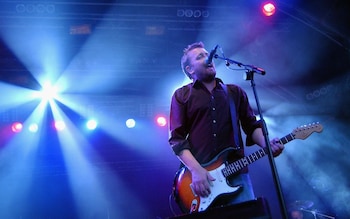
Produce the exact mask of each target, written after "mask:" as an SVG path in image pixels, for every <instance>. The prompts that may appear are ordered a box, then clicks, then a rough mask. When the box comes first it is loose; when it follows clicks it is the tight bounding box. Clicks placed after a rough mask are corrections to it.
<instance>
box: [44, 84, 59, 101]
mask: <svg viewBox="0 0 350 219" xmlns="http://www.w3.org/2000/svg"><path fill="white" fill-rule="evenodd" d="M40 97H41V98H42V99H43V100H51V99H55V98H56V97H57V88H56V87H55V86H52V85H51V83H50V82H45V83H44V84H43V86H42V89H41V93H40Z"/></svg>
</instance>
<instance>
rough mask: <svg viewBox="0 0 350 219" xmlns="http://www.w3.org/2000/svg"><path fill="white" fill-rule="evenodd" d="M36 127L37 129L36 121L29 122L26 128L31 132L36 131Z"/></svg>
mask: <svg viewBox="0 0 350 219" xmlns="http://www.w3.org/2000/svg"><path fill="white" fill-rule="evenodd" d="M38 129H39V126H38V124H36V123H32V124H30V125H29V127H28V130H29V131H30V132H33V133H35V132H37V131H38Z"/></svg>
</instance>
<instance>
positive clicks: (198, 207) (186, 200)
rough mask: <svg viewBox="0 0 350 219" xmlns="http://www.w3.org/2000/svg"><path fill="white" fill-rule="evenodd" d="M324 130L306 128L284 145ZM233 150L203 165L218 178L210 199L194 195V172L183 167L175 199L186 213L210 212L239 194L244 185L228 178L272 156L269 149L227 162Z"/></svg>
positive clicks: (315, 125) (288, 137)
mask: <svg viewBox="0 0 350 219" xmlns="http://www.w3.org/2000/svg"><path fill="white" fill-rule="evenodd" d="M322 130H323V127H322V125H321V124H319V123H313V124H309V125H304V126H301V127H298V128H296V129H294V130H293V132H292V133H290V134H288V135H286V136H284V137H283V138H281V139H280V143H282V144H286V143H288V142H290V141H292V140H294V139H306V138H307V137H309V136H310V135H311V134H312V133H313V132H322ZM233 150H235V149H233V148H227V149H225V150H223V151H221V152H220V153H219V154H218V155H217V156H216V157H215V158H214V159H212V160H211V161H210V162H208V163H206V164H204V165H202V166H203V167H204V168H205V169H206V170H208V171H209V173H210V174H211V175H212V176H213V177H214V178H215V180H214V181H213V186H212V187H211V193H210V195H209V196H208V197H200V196H198V195H196V194H194V192H193V190H192V188H191V183H192V176H191V172H190V171H189V170H188V169H187V168H186V167H183V168H181V169H180V170H179V171H177V173H176V175H175V179H174V186H173V189H174V190H173V192H174V193H173V194H174V196H175V200H176V202H177V204H178V205H179V207H180V208H181V210H182V211H183V212H184V213H192V212H200V211H204V210H206V209H207V208H208V207H209V206H210V205H211V204H212V203H213V202H214V200H216V199H217V198H218V197H221V196H225V195H230V194H235V193H238V192H239V190H240V189H241V186H240V185H238V186H234V185H230V184H229V183H228V181H227V178H228V177H230V176H233V175H234V174H237V172H238V171H240V170H242V169H243V168H244V167H246V166H248V165H249V164H251V163H253V162H255V161H257V160H258V159H260V158H262V157H264V156H265V155H267V154H268V150H267V148H261V149H260V150H258V151H256V152H254V153H252V154H250V155H248V156H245V157H243V158H240V159H238V160H236V161H234V162H232V163H228V162H227V161H226V158H227V155H228V153H230V152H232V151H233Z"/></svg>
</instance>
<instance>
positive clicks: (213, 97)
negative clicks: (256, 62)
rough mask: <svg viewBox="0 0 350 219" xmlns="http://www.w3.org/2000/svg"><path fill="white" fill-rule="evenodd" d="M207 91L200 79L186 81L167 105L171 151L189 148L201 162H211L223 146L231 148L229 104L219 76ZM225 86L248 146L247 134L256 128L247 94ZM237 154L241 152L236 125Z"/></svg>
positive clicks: (176, 151)
mask: <svg viewBox="0 0 350 219" xmlns="http://www.w3.org/2000/svg"><path fill="white" fill-rule="evenodd" d="M216 80H217V82H218V83H217V86H216V87H215V88H214V90H213V91H212V93H210V92H209V91H208V90H207V89H206V87H205V86H204V85H203V84H202V83H201V82H200V81H195V82H194V83H190V84H187V85H185V86H183V87H181V88H179V89H177V90H176V91H175V92H174V94H173V97H172V100H171V107H170V138H169V143H170V145H171V146H172V148H173V150H174V152H175V154H178V153H179V152H180V151H182V150H183V149H189V150H190V151H191V152H192V154H193V155H194V157H195V158H196V159H197V161H198V162H199V163H201V164H205V163H208V162H209V161H211V160H212V159H213V158H214V157H215V156H216V155H217V154H218V153H219V152H221V151H222V150H224V149H225V148H227V147H234V145H235V143H234V136H233V135H234V134H233V128H232V122H231V113H230V105H229V102H228V99H227V94H226V92H225V90H224V89H223V87H222V84H221V83H222V82H221V80H220V79H216ZM227 89H228V90H230V91H231V93H232V94H233V99H234V102H235V107H236V115H237V116H236V118H237V121H236V123H237V124H241V126H242V129H243V131H244V132H245V133H246V135H247V144H248V145H252V144H253V142H252V141H251V138H250V137H251V134H252V133H253V131H254V130H255V129H256V128H257V127H259V126H260V125H259V123H258V122H257V120H256V117H255V115H254V112H253V110H252V108H251V107H250V105H249V101H248V97H247V94H246V93H245V91H244V90H243V89H241V88H240V87H238V86H236V85H233V84H230V85H227ZM239 144H240V145H239V147H240V148H241V150H239V152H238V153H237V154H238V157H242V156H243V155H244V150H243V148H244V147H243V141H242V137H241V132H240V128H239Z"/></svg>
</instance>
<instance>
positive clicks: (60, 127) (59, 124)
mask: <svg viewBox="0 0 350 219" xmlns="http://www.w3.org/2000/svg"><path fill="white" fill-rule="evenodd" d="M54 127H55V129H56V130H57V131H62V130H63V129H65V128H66V124H65V123H64V122H63V121H55V123H54Z"/></svg>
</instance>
